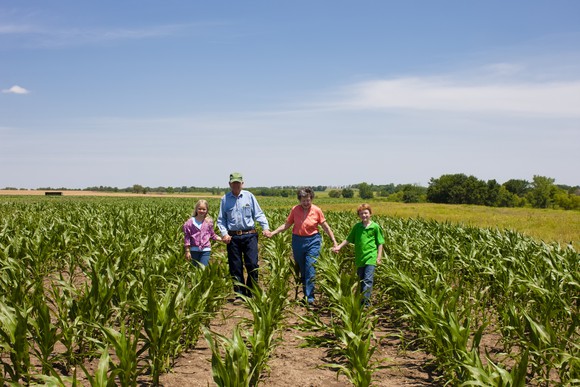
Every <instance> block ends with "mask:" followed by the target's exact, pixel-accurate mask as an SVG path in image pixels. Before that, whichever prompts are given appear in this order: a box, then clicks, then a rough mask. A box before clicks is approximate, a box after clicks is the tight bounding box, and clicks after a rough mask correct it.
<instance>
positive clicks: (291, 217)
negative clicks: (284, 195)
mask: <svg viewBox="0 0 580 387" xmlns="http://www.w3.org/2000/svg"><path fill="white" fill-rule="evenodd" d="M296 207H298V206H294V207H292V209H291V210H290V213H289V214H288V218H286V223H288V224H294V215H295V214H296Z"/></svg>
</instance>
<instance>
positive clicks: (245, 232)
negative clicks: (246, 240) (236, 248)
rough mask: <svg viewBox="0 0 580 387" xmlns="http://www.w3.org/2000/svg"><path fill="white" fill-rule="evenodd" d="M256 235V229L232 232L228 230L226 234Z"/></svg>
mask: <svg viewBox="0 0 580 387" xmlns="http://www.w3.org/2000/svg"><path fill="white" fill-rule="evenodd" d="M255 233H256V229H254V228H253V229H251V230H236V231H232V230H228V234H230V235H245V234H255Z"/></svg>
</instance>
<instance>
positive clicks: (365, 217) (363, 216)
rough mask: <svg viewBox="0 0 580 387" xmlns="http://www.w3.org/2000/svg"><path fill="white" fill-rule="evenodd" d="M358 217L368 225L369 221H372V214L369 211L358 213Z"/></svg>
mask: <svg viewBox="0 0 580 387" xmlns="http://www.w3.org/2000/svg"><path fill="white" fill-rule="evenodd" d="M358 217H359V218H360V220H362V221H363V222H364V223H367V222H368V221H369V220H371V212H370V211H369V210H362V211H359V212H358Z"/></svg>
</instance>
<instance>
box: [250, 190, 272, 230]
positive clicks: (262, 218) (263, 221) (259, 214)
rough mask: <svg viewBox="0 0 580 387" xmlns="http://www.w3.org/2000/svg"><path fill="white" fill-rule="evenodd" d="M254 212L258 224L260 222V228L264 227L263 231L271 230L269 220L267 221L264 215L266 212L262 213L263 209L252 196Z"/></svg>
mask: <svg viewBox="0 0 580 387" xmlns="http://www.w3.org/2000/svg"><path fill="white" fill-rule="evenodd" d="M252 212H253V213H254V219H256V222H258V223H259V224H260V226H262V229H263V230H269V229H270V226H269V224H268V219H266V214H264V211H262V209H261V208H260V205H259V204H258V200H256V197H255V196H254V195H253V194H252Z"/></svg>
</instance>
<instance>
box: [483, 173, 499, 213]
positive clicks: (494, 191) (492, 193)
mask: <svg viewBox="0 0 580 387" xmlns="http://www.w3.org/2000/svg"><path fill="white" fill-rule="evenodd" d="M500 188H501V185H500V184H499V183H498V182H497V181H496V180H495V179H493V180H488V181H487V193H486V195H485V200H484V204H485V205H486V206H491V207H497V206H499V190H500Z"/></svg>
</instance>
